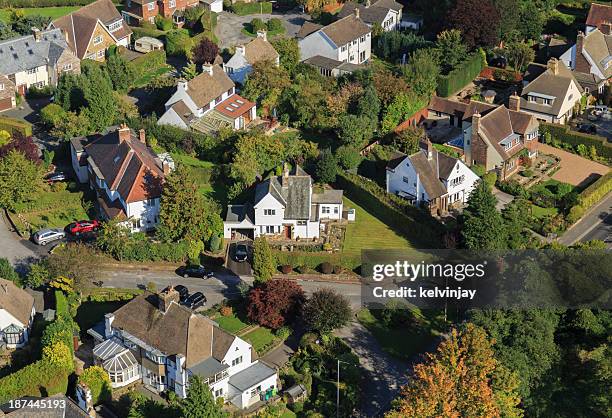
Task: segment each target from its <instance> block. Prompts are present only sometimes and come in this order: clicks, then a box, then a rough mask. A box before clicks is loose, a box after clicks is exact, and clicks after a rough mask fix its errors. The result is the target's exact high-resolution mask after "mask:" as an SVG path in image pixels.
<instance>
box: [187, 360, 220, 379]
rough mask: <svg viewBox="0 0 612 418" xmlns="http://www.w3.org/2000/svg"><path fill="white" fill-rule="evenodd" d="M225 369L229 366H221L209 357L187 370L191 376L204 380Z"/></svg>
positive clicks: (217, 361)
mask: <svg viewBox="0 0 612 418" xmlns="http://www.w3.org/2000/svg"><path fill="white" fill-rule="evenodd" d="M227 369H229V365H227V364H223V363H221V362H220V361H219V360H217V359H215V358H213V357H209V358H207V359H206V360H204V361H201V362H199V363H198V364H195V365H193V366H191V367H190V368H189V370H191V372H192V373H193V374H196V375H198V376H200V377H201V378H202V379H204V380H206V379H208V378H209V377H212V376H214V375H216V374H217V373H221V372H222V371H223V370H227Z"/></svg>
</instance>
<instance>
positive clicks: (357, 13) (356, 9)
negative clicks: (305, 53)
mask: <svg viewBox="0 0 612 418" xmlns="http://www.w3.org/2000/svg"><path fill="white" fill-rule="evenodd" d="M355 17H356V18H357V19H359V6H357V7H355Z"/></svg>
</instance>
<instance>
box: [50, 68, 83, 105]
mask: <svg viewBox="0 0 612 418" xmlns="http://www.w3.org/2000/svg"><path fill="white" fill-rule="evenodd" d="M86 83H87V80H86V79H85V77H84V76H83V75H77V74H73V73H63V74H62V75H61V76H60V78H59V81H58V83H57V88H56V89H55V96H54V97H55V103H57V104H58V105H60V106H62V107H63V108H64V110H66V111H77V110H79V109H80V108H81V107H83V106H84V105H85V103H86V102H85V89H86V85H85V84H86Z"/></svg>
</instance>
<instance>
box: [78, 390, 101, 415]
mask: <svg viewBox="0 0 612 418" xmlns="http://www.w3.org/2000/svg"><path fill="white" fill-rule="evenodd" d="M76 397H77V403H78V405H79V408H81V409H82V410H83V411H85V413H86V414H87V415H88V416H89V417H92V418H94V417H95V416H96V410H95V409H94V404H93V396H92V394H91V389H89V386H87V384H85V383H83V382H81V383H78V384H77V386H76Z"/></svg>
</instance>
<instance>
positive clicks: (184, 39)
mask: <svg viewBox="0 0 612 418" xmlns="http://www.w3.org/2000/svg"><path fill="white" fill-rule="evenodd" d="M192 42H193V41H192V38H191V37H190V36H189V31H188V30H187V29H173V30H171V31H170V32H168V33H166V53H167V54H168V55H185V56H186V55H188V54H189V53H190V52H191V48H192V46H193V45H192Z"/></svg>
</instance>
